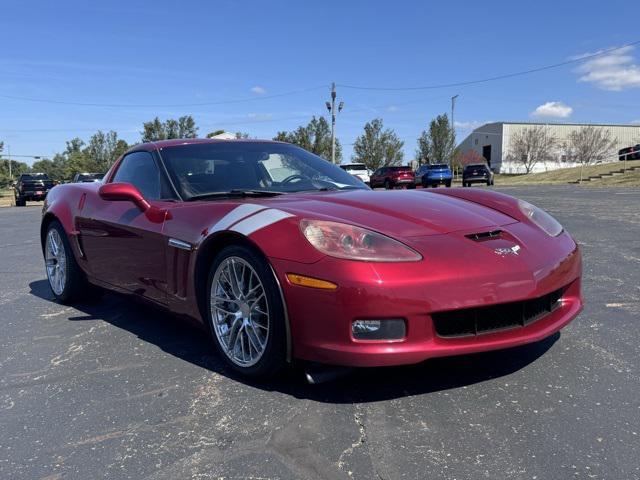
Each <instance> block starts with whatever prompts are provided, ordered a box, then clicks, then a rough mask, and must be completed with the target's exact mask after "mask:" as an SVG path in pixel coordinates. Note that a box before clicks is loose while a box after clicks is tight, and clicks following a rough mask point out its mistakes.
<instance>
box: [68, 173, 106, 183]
mask: <svg viewBox="0 0 640 480" xmlns="http://www.w3.org/2000/svg"><path fill="white" fill-rule="evenodd" d="M102 177H104V173H76V174H75V176H74V177H73V181H72V182H71V183H90V182H99V181H100V180H102Z"/></svg>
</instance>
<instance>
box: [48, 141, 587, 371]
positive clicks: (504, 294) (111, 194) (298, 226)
mask: <svg viewBox="0 0 640 480" xmlns="http://www.w3.org/2000/svg"><path fill="white" fill-rule="evenodd" d="M407 206H410V207H411V208H408V207H407ZM41 241H42V249H43V253H44V259H45V268H46V274H47V278H48V280H49V285H50V287H51V290H52V292H53V295H54V296H55V298H56V299H57V300H58V301H60V302H64V303H67V302H73V301H74V300H77V299H82V298H83V295H84V294H85V292H87V289H88V288H90V287H91V286H94V285H97V286H100V287H103V288H107V289H110V290H114V291H118V292H121V293H125V294H127V295H130V296H133V297H138V298H141V299H144V300H146V301H149V302H152V303H154V304H157V305H160V306H162V307H164V308H166V309H168V310H170V311H172V312H175V313H176V314H179V315H180V316H181V317H186V318H188V319H191V320H192V321H193V322H195V323H196V324H198V325H201V326H202V327H204V328H205V329H207V330H208V331H209V332H210V333H211V336H212V339H213V344H214V345H215V348H216V349H217V351H218V352H219V355H220V357H221V358H222V359H224V361H225V362H227V364H228V365H229V366H230V367H231V368H233V369H235V370H237V371H238V372H241V373H242V374H245V375H259V376H265V375H271V374H273V373H275V372H277V371H279V370H280V369H281V368H282V367H283V366H285V365H286V364H287V362H291V361H293V360H295V359H297V360H305V361H313V362H320V363H325V364H336V365H348V366H368V367H373V366H379V365H400V364H410V363H416V362H421V361H423V360H425V359H427V358H431V357H440V356H445V355H457V354H463V353H464V354H466V353H471V352H482V351H486V350H493V349H499V348H506V347H513V346H515V345H522V344H526V343H529V342H535V341H538V340H541V339H543V338H545V337H547V336H549V335H551V334H553V333H554V332H557V331H558V330H559V329H561V328H562V327H563V326H565V325H566V324H567V323H569V322H570V321H571V320H572V319H573V318H574V317H575V316H576V315H577V314H578V312H579V311H580V309H581V308H582V297H581V293H580V278H581V260H580V252H579V250H578V247H577V245H576V243H575V242H574V241H573V239H572V238H571V236H570V235H569V234H568V233H567V232H566V231H564V230H563V228H562V226H561V225H560V224H559V223H558V222H557V221H556V220H555V219H554V218H553V217H551V216H550V215H549V214H547V213H545V212H544V211H542V210H540V209H539V208H536V207H535V206H533V205H531V204H529V203H527V202H523V201H520V200H517V199H515V198H512V197H510V196H507V195H504V194H500V193H496V192H493V191H487V190H476V189H438V190H432V191H426V190H421V191H390V192H373V191H371V189H369V187H367V186H366V185H365V184H364V183H362V182H361V181H360V180H357V179H355V178H353V176H352V175H350V174H349V173H347V172H345V171H344V170H342V169H340V168H339V167H338V166H335V165H332V164H331V163H329V162H327V161H326V160H323V159H321V158H319V157H317V156H315V155H313V154H311V153H309V152H307V151H305V150H303V149H301V148H298V147H295V146H293V145H289V144H286V143H280V142H265V141H247V140H217V141H216V140H208V139H191V140H168V141H163V142H157V143H147V144H141V145H137V146H136V147H134V148H133V149H131V150H129V151H128V152H127V153H126V154H125V155H124V156H123V157H122V158H120V159H119V160H118V161H117V162H116V163H115V165H114V166H113V167H112V168H111V170H110V171H109V172H108V173H107V174H106V175H105V177H104V179H103V180H102V181H101V182H98V183H70V184H65V185H59V186H56V187H54V188H53V189H52V190H51V191H50V193H49V195H48V196H47V197H46V200H45V206H44V209H43V217H42V224H41Z"/></svg>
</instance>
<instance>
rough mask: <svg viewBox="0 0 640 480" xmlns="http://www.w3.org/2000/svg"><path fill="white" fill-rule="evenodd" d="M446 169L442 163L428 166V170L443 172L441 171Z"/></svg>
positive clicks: (447, 166)
mask: <svg viewBox="0 0 640 480" xmlns="http://www.w3.org/2000/svg"><path fill="white" fill-rule="evenodd" d="M446 168H449V165H446V164H444V163H441V164H440V163H439V164H436V165H429V169H430V170H443V169H446Z"/></svg>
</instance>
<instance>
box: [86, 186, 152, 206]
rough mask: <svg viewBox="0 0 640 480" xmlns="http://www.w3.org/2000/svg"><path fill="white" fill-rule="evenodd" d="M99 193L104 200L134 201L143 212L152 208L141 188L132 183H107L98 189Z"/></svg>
mask: <svg viewBox="0 0 640 480" xmlns="http://www.w3.org/2000/svg"><path fill="white" fill-rule="evenodd" d="M98 195H100V198H102V199H103V200H108V201H111V202H132V203H133V204H134V205H135V206H136V207H138V208H139V209H140V211H142V212H146V211H147V210H149V209H150V208H151V205H150V204H149V202H147V201H146V200H145V199H144V197H143V196H142V194H141V193H140V190H138V189H137V188H136V187H135V186H133V185H131V184H130V183H118V182H116V183H105V184H104V185H102V186H100V188H99V189H98Z"/></svg>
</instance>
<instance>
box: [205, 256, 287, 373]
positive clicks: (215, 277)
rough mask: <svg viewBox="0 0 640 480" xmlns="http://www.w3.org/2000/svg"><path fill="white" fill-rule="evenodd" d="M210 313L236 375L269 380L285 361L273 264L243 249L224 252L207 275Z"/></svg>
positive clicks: (219, 342)
mask: <svg viewBox="0 0 640 480" xmlns="http://www.w3.org/2000/svg"><path fill="white" fill-rule="evenodd" d="M207 292H208V295H207V305H208V308H207V314H208V320H209V325H210V327H211V331H212V334H213V339H214V343H215V345H216V349H217V350H218V352H219V354H220V357H221V358H222V359H223V360H224V361H225V363H226V364H227V365H228V366H229V367H231V368H232V369H233V370H235V371H236V372H238V373H240V374H242V375H247V376H252V377H269V376H272V375H274V374H275V373H277V372H278V371H279V370H281V369H282V367H283V366H284V364H285V361H286V331H285V323H284V305H283V304H282V299H281V297H280V293H279V290H278V285H277V283H276V280H275V278H274V274H273V271H272V270H271V267H270V266H269V264H268V263H267V262H266V260H264V259H263V258H262V257H261V256H259V255H258V254H256V253H255V252H254V251H253V250H251V249H249V248H246V247H243V246H229V247H225V248H224V249H222V250H221V251H220V253H219V254H218V255H217V256H216V258H215V260H214V262H213V265H211V269H210V271H209V279H208V288H207Z"/></svg>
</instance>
